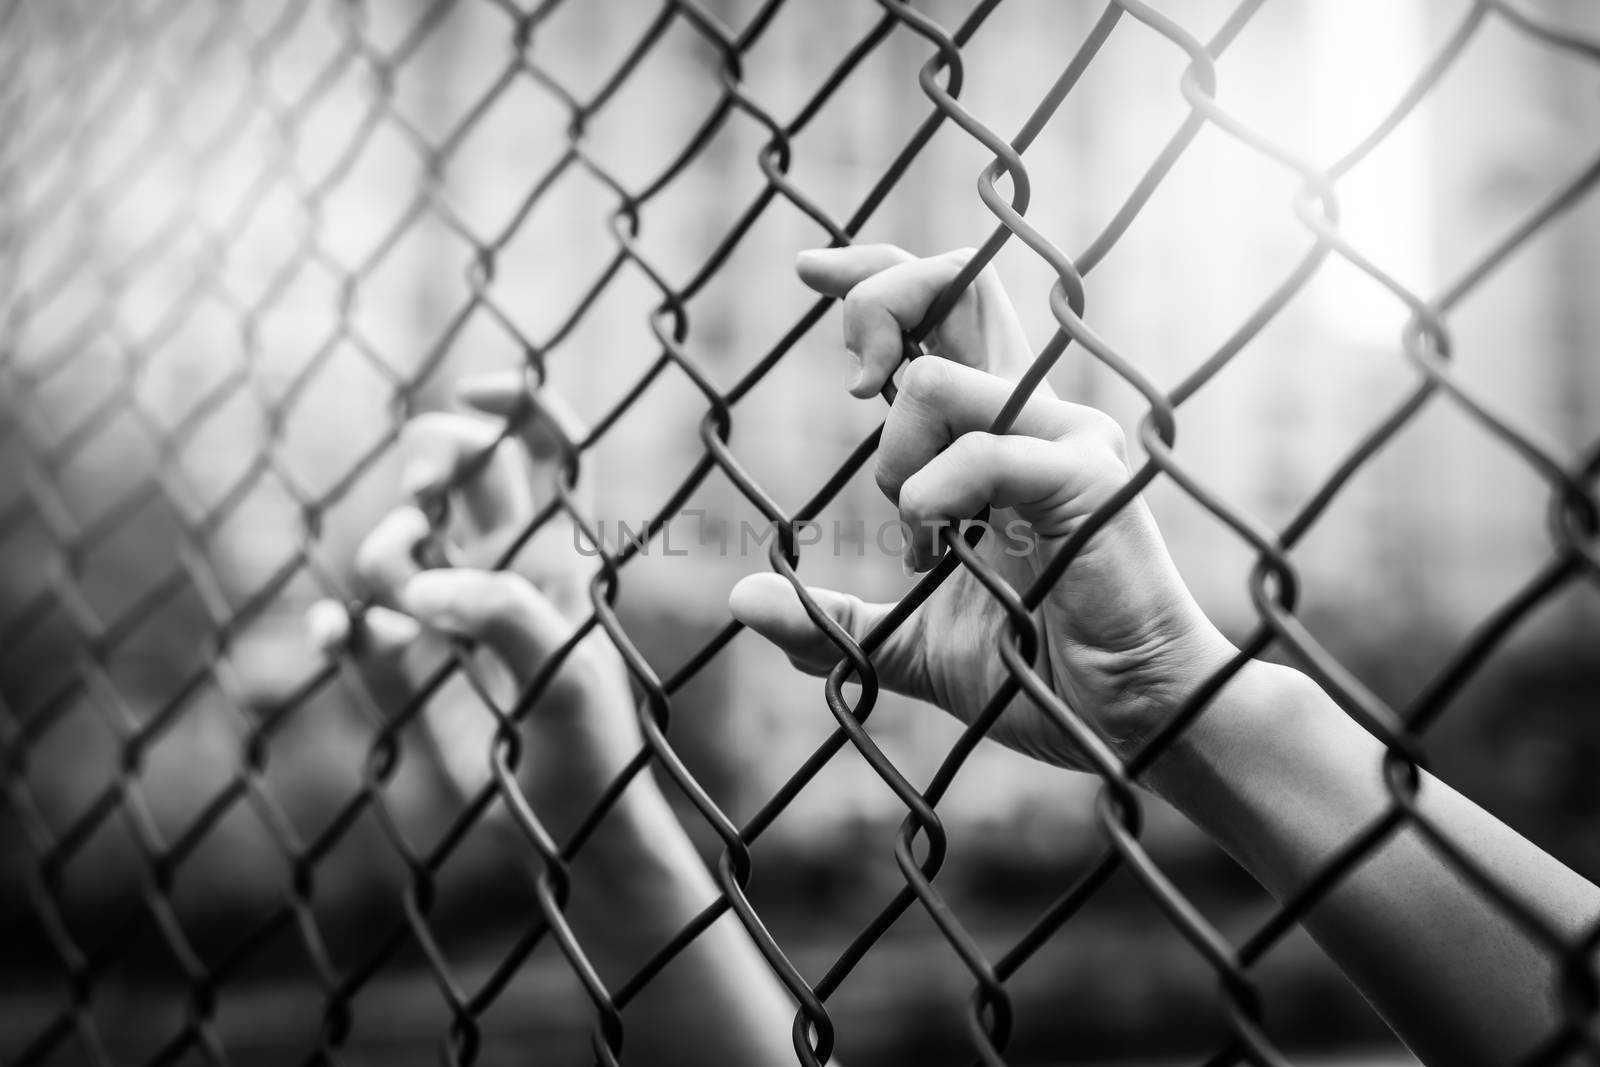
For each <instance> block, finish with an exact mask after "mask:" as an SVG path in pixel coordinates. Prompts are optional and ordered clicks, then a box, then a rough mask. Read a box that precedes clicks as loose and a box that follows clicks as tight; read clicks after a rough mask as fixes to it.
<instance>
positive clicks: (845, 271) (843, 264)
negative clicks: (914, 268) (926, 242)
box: [794, 244, 917, 300]
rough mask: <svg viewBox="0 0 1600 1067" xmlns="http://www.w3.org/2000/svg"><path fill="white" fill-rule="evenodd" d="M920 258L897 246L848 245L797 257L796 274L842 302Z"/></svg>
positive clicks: (814, 251)
mask: <svg viewBox="0 0 1600 1067" xmlns="http://www.w3.org/2000/svg"><path fill="white" fill-rule="evenodd" d="M916 258H917V257H915V256H913V255H912V254H911V253H910V252H907V251H906V250H905V249H903V248H900V247H899V246H897V245H882V244H880V245H849V246H847V247H845V248H808V249H806V250H805V251H803V252H801V253H800V254H799V255H797V256H795V259H794V269H795V273H797V274H799V275H800V280H801V281H803V282H805V283H806V284H807V285H809V286H810V287H811V288H813V289H815V290H816V291H817V292H819V293H821V294H822V295H823V296H831V297H835V298H837V299H841V300H842V299H843V298H844V296H845V294H846V293H848V292H849V291H850V290H852V289H854V288H855V287H856V286H858V285H860V284H861V283H862V282H864V281H866V280H867V279H868V278H870V277H872V276H873V275H874V274H877V273H879V272H880V271H885V270H888V269H889V268H890V267H894V266H898V265H899V264H901V263H910V262H911V261H912V260H914V259H916Z"/></svg>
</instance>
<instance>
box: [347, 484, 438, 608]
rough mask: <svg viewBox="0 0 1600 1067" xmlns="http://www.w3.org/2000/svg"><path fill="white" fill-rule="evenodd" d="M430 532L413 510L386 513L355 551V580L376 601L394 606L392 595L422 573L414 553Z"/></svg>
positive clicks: (414, 509) (420, 516)
mask: <svg viewBox="0 0 1600 1067" xmlns="http://www.w3.org/2000/svg"><path fill="white" fill-rule="evenodd" d="M431 533H432V531H431V529H430V528H429V526H428V520H427V518H426V517H425V516H424V515H423V514H422V512H421V511H419V510H417V509H416V508H414V507H401V508H396V509H395V510H393V511H391V512H389V514H387V515H385V516H384V517H383V519H382V520H381V521H380V522H379V523H378V525H377V526H375V527H373V529H372V532H371V533H369V534H368V535H367V536H366V539H365V540H363V541H362V542H361V547H360V548H358V549H356V559H355V572H356V578H357V580H358V581H359V582H360V584H361V586H362V588H363V589H365V590H366V591H367V593H368V595H369V596H370V597H371V598H372V599H373V600H375V601H377V602H379V603H383V604H393V603H394V602H395V594H396V593H397V592H398V590H399V589H400V587H401V586H402V585H404V584H405V583H406V582H407V581H409V580H410V579H411V577H412V575H414V574H416V573H417V572H419V571H421V570H422V567H421V565H420V564H419V563H418V562H417V551H418V549H419V548H420V547H421V546H422V545H423V544H424V543H425V542H426V541H427V539H428V537H429V536H430V535H431Z"/></svg>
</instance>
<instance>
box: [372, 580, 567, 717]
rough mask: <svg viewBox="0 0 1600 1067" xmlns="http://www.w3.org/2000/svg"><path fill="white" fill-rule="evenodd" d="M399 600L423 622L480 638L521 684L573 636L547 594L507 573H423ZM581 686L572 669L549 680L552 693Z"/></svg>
mask: <svg viewBox="0 0 1600 1067" xmlns="http://www.w3.org/2000/svg"><path fill="white" fill-rule="evenodd" d="M399 600H400V605H401V607H402V608H403V609H404V610H405V611H407V612H409V613H410V614H411V615H413V616H414V617H415V618H416V619H417V621H418V622H420V623H422V624H423V625H424V626H426V627H429V628H430V629H434V630H439V631H442V632H444V633H449V634H454V635H457V636H459V637H465V638H470V639H473V640H476V641H481V642H482V643H483V644H484V645H485V646H486V647H487V648H489V649H490V650H491V651H492V652H494V654H495V655H496V656H497V657H499V659H500V660H501V661H502V662H503V663H504V665H505V667H506V669H507V670H508V671H509V672H510V674H511V676H512V678H513V679H514V680H515V682H516V684H517V686H518V687H519V688H520V687H522V686H525V685H527V684H528V683H529V682H530V681H531V680H532V679H533V678H534V677H535V676H536V675H537V674H538V673H539V672H540V671H541V670H542V669H543V668H544V667H545V665H546V663H547V662H548V660H549V659H550V657H551V656H552V655H553V654H554V653H555V652H556V651H557V650H558V649H560V648H561V646H563V645H564V644H565V643H566V642H567V641H568V640H569V639H570V638H571V637H572V634H573V624H572V623H571V622H570V621H568V619H567V617H566V616H565V615H563V613H562V612H561V611H560V610H559V609H558V608H557V607H556V606H555V605H554V604H553V603H551V601H550V599H549V598H548V597H546V596H545V595H544V594H543V593H541V592H540V591H539V590H538V589H537V588H535V587H534V585H533V584H532V583H531V582H529V581H527V580H526V579H524V578H522V577H520V576H518V575H515V574H511V573H508V572H506V571H482V570H470V569H465V568H451V569H449V570H433V571H423V572H422V573H420V574H418V575H416V576H415V577H413V578H412V579H411V580H410V581H409V582H407V583H406V585H405V587H404V588H403V589H402V590H401V591H400V598H399ZM593 681H594V680H593V679H591V680H590V682H591V684H592V683H593ZM579 684H582V682H581V680H580V679H579V678H577V677H576V676H574V674H573V672H571V671H563V672H561V674H560V675H558V677H557V678H556V679H553V680H552V683H551V685H552V687H553V691H556V692H564V693H571V692H573V691H574V689H573V687H574V686H577V685H579Z"/></svg>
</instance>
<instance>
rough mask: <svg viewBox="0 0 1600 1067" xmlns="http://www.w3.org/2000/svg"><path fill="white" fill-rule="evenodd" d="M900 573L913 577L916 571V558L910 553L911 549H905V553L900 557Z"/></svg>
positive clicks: (916, 573)
mask: <svg viewBox="0 0 1600 1067" xmlns="http://www.w3.org/2000/svg"><path fill="white" fill-rule="evenodd" d="M900 573H901V574H904V575H905V576H906V577H907V578H915V577H916V576H917V575H918V573H920V572H919V571H918V570H917V564H916V560H915V559H914V558H913V557H912V555H911V550H910V549H909V548H908V549H906V553H905V555H903V556H901V557H900Z"/></svg>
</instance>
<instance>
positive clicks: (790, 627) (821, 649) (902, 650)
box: [728, 574, 928, 700]
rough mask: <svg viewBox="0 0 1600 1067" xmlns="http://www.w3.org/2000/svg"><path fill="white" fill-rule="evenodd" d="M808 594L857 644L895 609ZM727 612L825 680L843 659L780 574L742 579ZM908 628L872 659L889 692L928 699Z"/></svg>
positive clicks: (828, 593)
mask: <svg viewBox="0 0 1600 1067" xmlns="http://www.w3.org/2000/svg"><path fill="white" fill-rule="evenodd" d="M806 594H807V595H808V596H810V597H811V599H812V600H814V601H816V604H817V606H818V607H820V608H821V609H822V610H823V611H825V612H826V613H827V614H828V617H829V618H831V619H833V621H834V622H836V623H838V624H839V627H840V628H841V629H842V630H844V631H845V633H847V634H849V635H850V636H851V637H852V638H853V639H854V640H856V641H857V642H859V641H861V640H863V639H864V638H865V637H866V636H867V634H868V632H870V631H871V630H872V628H873V627H874V626H876V625H877V624H878V622H879V621H880V620H881V619H882V618H883V617H884V616H885V615H887V614H888V613H889V612H890V610H891V609H893V607H894V605H893V604H870V603H867V602H866V601H864V600H862V599H861V598H860V597H858V596H853V595H852V594H850V593H841V592H837V591H836V590H833V589H821V588H817V587H813V586H807V587H806ZM728 610H729V611H731V612H732V613H733V617H734V618H736V619H738V620H739V621H740V622H742V623H744V624H745V625H746V626H748V627H750V629H752V630H754V631H755V632H756V633H758V634H760V635H761V636H762V637H765V638H766V639H767V640H768V641H771V642H772V643H773V644H775V645H777V646H778V648H779V649H780V650H781V651H782V652H783V653H784V654H785V655H786V656H788V657H789V661H790V662H791V663H793V664H794V665H795V666H796V667H798V668H800V669H801V670H803V671H805V672H806V673H807V674H815V675H823V674H827V673H828V671H830V670H832V669H833V666H834V665H835V664H836V663H838V662H839V661H840V660H841V659H843V658H844V655H843V653H841V652H840V651H839V648H838V646H837V645H835V644H834V643H833V642H832V641H830V640H829V639H828V636H827V634H825V633H823V632H822V629H821V628H820V627H818V626H817V624H816V623H815V622H813V621H811V616H810V615H807V614H806V609H805V606H804V605H803V604H801V603H800V597H799V596H798V595H797V594H796V593H795V591H794V587H793V586H792V585H790V584H789V583H788V581H786V580H785V579H784V578H783V577H782V576H781V575H777V574H751V575H748V576H746V577H744V578H741V579H740V580H739V583H738V584H737V585H735V586H734V587H733V591H732V593H730V594H729V596H728ZM911 640H914V638H911V637H910V632H909V630H908V628H907V627H901V628H900V629H899V630H896V631H895V633H894V634H892V635H890V637H889V639H888V640H887V641H886V642H884V644H883V646H882V647H881V648H879V649H878V650H877V651H876V652H874V653H873V655H872V662H873V665H874V666H875V667H876V668H877V670H878V681H879V683H880V684H881V685H882V686H883V687H884V688H886V689H891V690H893V691H894V692H897V693H903V694H905V695H907V696H913V697H917V698H919V699H923V700H926V699H928V697H927V693H928V681H927V678H926V677H924V676H923V674H922V672H920V671H917V670H915V669H913V667H912V664H913V663H914V662H915V657H913V656H911V655H908V654H907V652H908V650H909V649H910V648H911V647H912V646H911V644H910V641H911Z"/></svg>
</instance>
